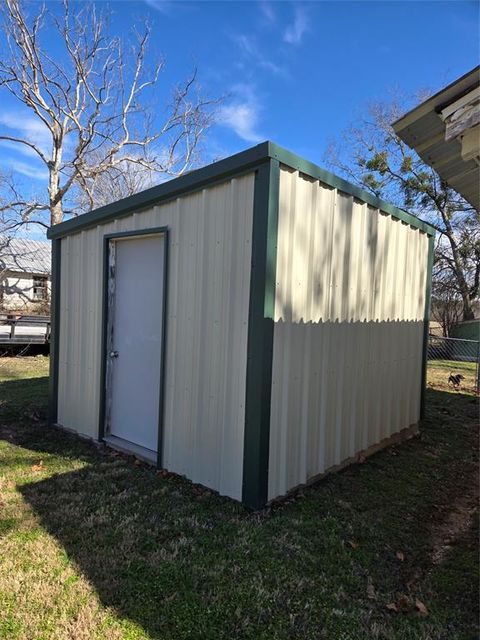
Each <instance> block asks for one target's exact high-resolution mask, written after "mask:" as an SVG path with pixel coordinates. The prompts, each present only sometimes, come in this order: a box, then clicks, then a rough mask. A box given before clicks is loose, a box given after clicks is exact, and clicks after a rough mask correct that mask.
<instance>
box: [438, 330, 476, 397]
mask: <svg viewBox="0 0 480 640" xmlns="http://www.w3.org/2000/svg"><path fill="white" fill-rule="evenodd" d="M427 357H428V360H427V375H428V377H429V378H430V379H432V380H433V381H434V382H436V383H440V384H441V386H444V385H447V386H449V387H453V388H454V389H456V390H458V391H461V390H462V389H471V390H475V391H476V392H477V393H478V392H479V390H480V342H479V341H477V340H464V339H463V338H443V337H441V336H434V335H430V336H429V339H428V356H427ZM442 383H443V384H442Z"/></svg>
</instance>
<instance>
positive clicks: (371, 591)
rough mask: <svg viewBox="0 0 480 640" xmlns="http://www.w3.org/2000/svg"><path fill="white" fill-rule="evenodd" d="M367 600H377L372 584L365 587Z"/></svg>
mask: <svg viewBox="0 0 480 640" xmlns="http://www.w3.org/2000/svg"><path fill="white" fill-rule="evenodd" d="M367 598H369V599H370V600H376V599H377V593H376V591H375V587H374V586H373V584H369V585H368V586H367Z"/></svg>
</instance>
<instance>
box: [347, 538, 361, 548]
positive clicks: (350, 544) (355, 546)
mask: <svg viewBox="0 0 480 640" xmlns="http://www.w3.org/2000/svg"><path fill="white" fill-rule="evenodd" d="M348 544H349V546H350V547H352V549H358V547H359V546H360V544H359V543H358V542H356V541H355V540H349V541H348Z"/></svg>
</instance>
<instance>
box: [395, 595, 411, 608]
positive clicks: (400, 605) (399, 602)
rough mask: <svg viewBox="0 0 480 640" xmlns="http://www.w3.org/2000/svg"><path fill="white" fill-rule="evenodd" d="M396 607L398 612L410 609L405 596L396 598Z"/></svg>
mask: <svg viewBox="0 0 480 640" xmlns="http://www.w3.org/2000/svg"><path fill="white" fill-rule="evenodd" d="M397 607H398V610H399V611H408V610H409V609H410V601H409V599H408V598H407V596H400V597H399V598H398V600H397Z"/></svg>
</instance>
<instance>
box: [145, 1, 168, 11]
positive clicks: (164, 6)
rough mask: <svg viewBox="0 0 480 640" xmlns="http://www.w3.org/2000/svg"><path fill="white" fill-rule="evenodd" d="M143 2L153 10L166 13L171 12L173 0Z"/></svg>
mask: <svg viewBox="0 0 480 640" xmlns="http://www.w3.org/2000/svg"><path fill="white" fill-rule="evenodd" d="M145 4H147V5H148V6H149V7H151V8H152V9H155V11H159V12H160V13H163V14H168V13H170V12H171V9H172V5H173V2H170V0H145Z"/></svg>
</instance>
